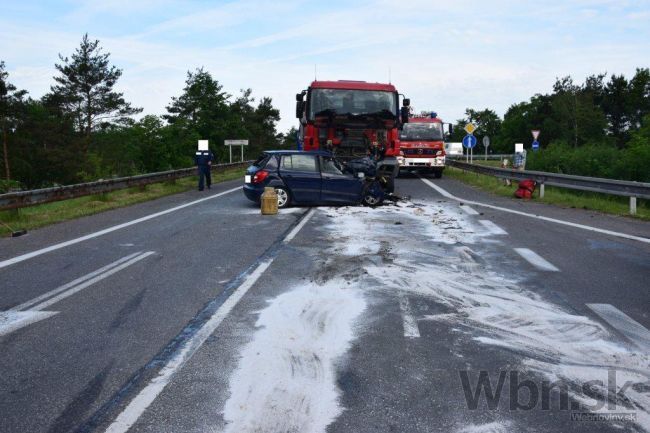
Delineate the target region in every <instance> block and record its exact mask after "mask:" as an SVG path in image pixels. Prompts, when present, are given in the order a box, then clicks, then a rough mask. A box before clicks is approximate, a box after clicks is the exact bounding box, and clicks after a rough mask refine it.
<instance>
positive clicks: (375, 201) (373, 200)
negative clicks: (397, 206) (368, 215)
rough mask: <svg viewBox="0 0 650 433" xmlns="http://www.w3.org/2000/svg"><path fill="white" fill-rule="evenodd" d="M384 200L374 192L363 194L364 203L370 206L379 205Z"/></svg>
mask: <svg viewBox="0 0 650 433" xmlns="http://www.w3.org/2000/svg"><path fill="white" fill-rule="evenodd" d="M383 201H384V200H383V199H381V198H377V197H375V196H374V195H372V194H366V195H364V196H363V204H364V205H365V206H370V207H374V206H379V205H380V204H381V203H382V202H383Z"/></svg>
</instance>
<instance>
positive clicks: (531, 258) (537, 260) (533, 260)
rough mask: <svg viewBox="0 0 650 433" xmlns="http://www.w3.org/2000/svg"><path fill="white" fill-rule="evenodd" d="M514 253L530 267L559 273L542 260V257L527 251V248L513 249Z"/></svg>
mask: <svg viewBox="0 0 650 433" xmlns="http://www.w3.org/2000/svg"><path fill="white" fill-rule="evenodd" d="M515 251H516V252H517V253H518V254H519V255H520V256H521V257H523V258H524V259H526V261H528V263H530V264H531V265H533V266H535V267H536V268H537V269H541V270H542V271H550V272H559V271H560V270H559V269H558V268H556V267H555V266H553V265H552V264H551V263H550V262H548V261H547V260H546V259H544V258H543V257H542V256H540V255H539V254H537V253H536V252H534V251H532V250H529V249H528V248H515Z"/></svg>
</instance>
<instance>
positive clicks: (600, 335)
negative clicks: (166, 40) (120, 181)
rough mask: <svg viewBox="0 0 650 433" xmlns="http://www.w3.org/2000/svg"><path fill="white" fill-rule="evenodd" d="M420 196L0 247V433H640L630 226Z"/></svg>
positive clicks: (220, 209) (647, 230)
mask: <svg viewBox="0 0 650 433" xmlns="http://www.w3.org/2000/svg"><path fill="white" fill-rule="evenodd" d="M429 182H430V183H433V185H434V186H437V187H438V189H435V188H434V187H432V186H431V185H430V184H428V183H425V182H424V181H423V180H421V179H420V178H417V177H407V178H401V179H399V180H398V183H397V189H398V191H397V192H398V194H400V195H402V196H403V197H405V199H404V200H402V201H399V202H397V203H395V204H389V205H386V206H383V207H380V208H376V209H368V208H362V207H344V208H319V209H315V210H312V211H309V210H308V209H306V208H293V209H289V210H288V211H284V212H282V213H281V214H280V215H278V216H276V217H262V216H260V215H259V213H258V211H257V209H256V207H255V206H253V205H252V204H250V203H249V202H248V201H247V200H246V199H245V198H244V197H243V195H242V194H241V193H240V192H239V191H233V192H227V191H229V190H231V189H233V188H236V187H238V186H239V182H237V181H236V182H227V183H224V184H220V185H218V186H217V188H214V189H213V190H211V191H204V192H202V193H199V192H198V191H197V192H189V193H185V194H180V195H177V196H172V197H167V198H164V199H161V200H156V201H153V202H149V203H144V204H140V205H136V206H132V207H129V208H124V209H119V210H115V211H110V212H106V213H103V214H100V215H96V216H93V217H89V218H84V219H81V220H77V221H73V222H67V223H63V224H59V225H55V226H51V227H48V228H45V229H41V230H37V231H34V232H32V233H30V234H29V235H28V236H25V237H21V238H14V239H0V282H1V284H0V285H1V287H2V288H1V291H0V311H1V312H3V313H0V348H2V350H0V371H2V376H1V377H0V415H1V416H0V432H68V431H102V432H103V431H110V432H119V431H131V432H206V431H219V432H220V431H228V432H254V431H259V432H267V431H268V432H285V431H286V432H297V431H301V432H302V431H304V432H319V431H328V432H371V431H372V432H375V431H377V432H380V431H381V432H383V431H397V432H436V431H440V432H513V431H539V432H547V431H548V432H555V431H562V432H565V431H572V432H573V431H575V432H594V431H597V432H609V431H616V432H619V431H650V358H649V356H650V355H649V352H650V337H648V335H650V332H649V331H648V329H650V308H649V307H650V291H649V290H648V287H649V286H648V280H649V278H650V243H647V242H643V241H642V239H644V238H645V239H649V238H650V224H649V223H646V222H641V221H636V220H632V219H628V218H618V217H611V216H606V215H601V214H597V213H592V212H587V211H583V210H576V209H561V208H557V207H551V206H546V205H543V204H539V203H535V202H519V201H515V200H509V199H506V198H500V197H493V196H490V195H487V194H485V193H483V192H481V191H478V190H476V189H473V188H470V187H467V186H465V185H462V184H460V183H458V182H456V181H454V180H451V179H446V178H444V177H443V179H435V180H434V179H429ZM440 188H442V190H440ZM219 194H221V195H219ZM449 194H451V195H453V196H455V197H457V198H459V199H460V201H459V200H454V199H451V198H450V197H449ZM211 196H214V197H213V198H209V199H206V200H204V201H200V202H196V203H193V204H191V205H188V206H186V207H182V208H178V207H179V206H182V205H184V204H188V203H192V202H194V201H196V200H200V199H205V198H208V197H211ZM470 201H471V202H472V204H469V205H468V204H467V203H468V202H470ZM476 203H483V204H487V205H490V206H491V207H485V206H481V205H479V204H476ZM177 208H178V209H177ZM170 209H174V210H173V211H170V212H167V213H164V212H166V211H167V210H170ZM508 210H515V211H518V212H523V213H525V214H526V215H522V214H516V213H512V212H508ZM161 212H162V213H163V214H160V215H158V214H159V213H161ZM151 215H157V216H155V217H151V218H148V217H147V216H151ZM540 215H541V216H544V217H547V218H548V219H539V218H536V216H540ZM138 219H143V220H142V221H138ZM551 219H552V220H555V221H552V220H551ZM559 221H561V222H564V223H567V222H568V223H571V224H573V225H567V224H563V223H560V222H559ZM121 225H123V227H120V226H121ZM590 228H591V229H590ZM593 228H595V229H601V230H609V231H611V232H614V233H610V234H604V233H602V232H599V231H597V230H596V231H594V230H593ZM102 231H104V232H102ZM98 233H99V234H98ZM102 233H103V234H102ZM616 233H620V234H622V235H632V236H636V237H638V238H640V239H641V240H634V239H629V238H625V237H621V236H617V235H616ZM89 234H90V235H91V236H90V237H88V235H89ZM92 234H95V235H92ZM83 236H86V237H88V238H87V239H82V238H81V237H83ZM71 240H72V241H73V242H69V241H71ZM62 242H69V245H65V246H61V243H62ZM51 246H58V247H57V248H56V249H52V250H51V251H43V250H42V249H43V248H47V247H51ZM34 252H35V254H33V256H31V257H30V256H26V254H29V253H34ZM481 377H482V378H483V379H486V378H488V379H489V380H490V381H491V382H490V383H491V387H492V390H491V392H496V391H497V389H500V391H501V392H500V395H499V397H495V398H494V399H493V403H494V405H493V407H492V408H491V407H490V405H488V401H487V400H488V399H486V398H485V395H484V394H483V395H480V396H478V399H477V401H476V404H475V405H474V404H473V402H472V400H473V399H474V397H475V395H474V392H475V391H476V388H477V386H478V383H479V382H480V380H479V378H481ZM500 378H501V380H499V379H500ZM613 379H615V380H616V384H615V385H614V384H613V383H612V382H613ZM608 380H609V383H610V386H609V389H608V387H607V383H608ZM598 381H601V382H602V383H600V382H598ZM482 383H483V384H484V385H485V382H482ZM499 383H501V385H500V386H499ZM552 383H553V384H554V385H555V386H554V391H553V392H550V393H546V394H547V395H548V396H549V398H546V397H545V393H544V390H543V388H544V387H545V386H549V385H550V384H552ZM518 385H519V388H518ZM517 396H518V397H517ZM565 396H566V400H567V401H566V402H565V401H564V397H565ZM531 397H532V400H531ZM603 402H609V406H607V405H605V406H604V407H601V406H603ZM547 403H548V406H549V407H545V406H546V404H547ZM563 405H564V406H563ZM561 406H562V407H561ZM565 406H566V407H565ZM594 415H599V416H600V419H598V420H594V419H593V418H594ZM613 415H615V416H614V417H613V418H618V419H612V416H613ZM572 417H573V418H572ZM576 417H578V418H580V417H582V418H581V419H580V420H576V419H575V418H576ZM607 417H609V418H607Z"/></svg>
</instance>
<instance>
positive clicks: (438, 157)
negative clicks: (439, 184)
mask: <svg viewBox="0 0 650 433" xmlns="http://www.w3.org/2000/svg"><path fill="white" fill-rule="evenodd" d="M449 133H450V134H451V125H449ZM444 141H445V130H444V123H443V122H442V120H440V119H439V118H438V116H437V114H436V113H431V114H430V115H429V116H417V117H411V118H409V119H408V123H404V127H403V129H402V130H401V131H400V134H399V146H400V152H399V156H398V158H397V159H398V162H399V166H400V169H402V170H410V171H420V172H427V173H433V175H434V176H435V177H436V178H440V177H442V171H443V170H444V169H445V143H444Z"/></svg>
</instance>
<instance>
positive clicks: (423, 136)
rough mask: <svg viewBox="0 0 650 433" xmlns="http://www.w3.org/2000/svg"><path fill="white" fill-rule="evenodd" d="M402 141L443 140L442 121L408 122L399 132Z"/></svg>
mask: <svg viewBox="0 0 650 433" xmlns="http://www.w3.org/2000/svg"><path fill="white" fill-rule="evenodd" d="M399 139H400V140H401V141H442V140H444V132H443V130H442V123H406V124H404V128H403V129H402V131H401V132H400V134H399Z"/></svg>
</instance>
